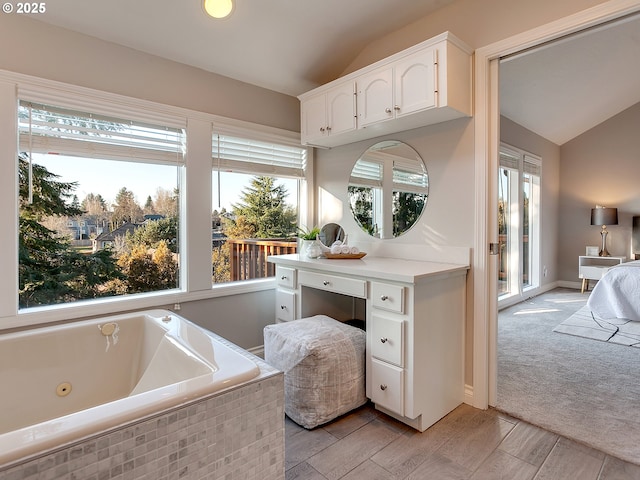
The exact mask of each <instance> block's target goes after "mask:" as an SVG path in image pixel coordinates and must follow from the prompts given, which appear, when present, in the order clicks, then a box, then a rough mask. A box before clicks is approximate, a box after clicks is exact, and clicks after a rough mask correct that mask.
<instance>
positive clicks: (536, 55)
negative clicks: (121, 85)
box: [33, 0, 640, 145]
mask: <svg viewBox="0 0 640 480" xmlns="http://www.w3.org/2000/svg"><path fill="white" fill-rule="evenodd" d="M454 1H455V0H420V1H416V0H393V2H390V1H389V0H349V1H344V0H322V1H314V2H309V1H301V0H295V1H292V0H268V1H266V0H236V8H235V11H234V12H233V14H232V15H231V16H230V17H229V18H227V19H224V20H215V19H212V18H210V17H208V16H207V15H205V14H204V12H203V9H202V2H201V0H179V1H175V0H135V1H132V0H108V1H101V2H98V1H88V0H55V1H54V2H49V3H48V4H47V13H46V15H33V17H34V18H35V19H36V20H39V21H44V22H47V23H51V24H54V25H57V26H60V27H63V28H67V29H70V30H74V31H77V32H80V33H84V34H87V35H91V36H94V37H98V38H100V39H103V40H106V41H109V42H114V43H117V44H120V45H124V46H127V47H130V48H133V49H136V50H139V51H143V52H147V53H150V54H153V55H157V56H160V57H164V58H167V59H170V60H174V61H177V62H180V63H184V64H187V65H191V66H195V67H198V68H201V69H203V70H207V71H211V72H215V73H218V74H221V75H224V76H227V77H231V78H234V79H237V80H240V81H243V82H247V83H250V84H254V85H257V86H260V87H264V88H268V89H270V90H274V91H277V92H281V93H285V94H288V95H293V96H297V95H299V94H301V93H303V92H305V91H308V90H310V89H312V88H315V87H316V86H318V85H321V84H323V83H326V82H327V81H330V80H333V79H335V78H337V77H338V76H339V75H340V74H341V73H342V72H343V71H344V70H345V69H346V68H347V67H348V66H349V64H350V63H351V62H352V61H353V60H354V59H355V58H356V57H357V55H358V54H359V53H360V52H361V51H362V49H363V48H364V47H366V45H367V44H368V43H369V42H371V41H373V40H376V39H378V38H380V37H382V36H384V35H386V34H389V33H391V32H393V31H396V30H398V29H400V28H402V27H403V26H405V25H408V24H410V23H411V22H413V21H415V20H417V19H419V18H421V17H424V16H426V15H428V14H430V13H432V12H433V11H435V10H437V9H438V8H441V7H442V6H445V5H447V4H450V3H453V2H454ZM454 33H456V32H454ZM500 78H501V82H500V105H501V112H502V114H503V115H505V116H507V117H508V118H510V119H511V120H513V121H515V122H517V123H519V124H521V125H523V126H524V127H526V128H528V129H530V130H532V131H534V132H536V133H538V134H539V135H541V136H543V137H545V138H547V139H549V140H551V141H553V142H554V143H556V144H558V145H562V144H563V143H565V142H567V141H568V140H570V139H572V138H574V137H575V136H577V135H579V134H581V133H583V132H584V131H586V130H588V129H590V128H592V127H593V126H595V125H597V124H599V123H601V122H602V121H604V120H606V119H608V118H610V117H612V116H613V115H615V114H617V113H619V112H620V111H622V110H624V109H625V108H628V107H629V106H631V105H633V104H635V103H637V102H638V101H640V88H638V85H639V84H640V82H639V80H640V16H638V18H632V19H626V20H624V21H618V22H616V23H615V24H614V25H608V26H606V27H601V28H596V29H594V30H593V31H590V32H585V33H583V34H579V35H574V36H572V37H571V38H567V39H564V40H561V41H557V42H554V43H553V44H551V45H547V46H544V47H541V48H538V49H536V50H534V51H531V52H527V53H526V54H520V55H517V56H515V57H513V58H510V59H505V60H503V61H502V63H501V71H500Z"/></svg>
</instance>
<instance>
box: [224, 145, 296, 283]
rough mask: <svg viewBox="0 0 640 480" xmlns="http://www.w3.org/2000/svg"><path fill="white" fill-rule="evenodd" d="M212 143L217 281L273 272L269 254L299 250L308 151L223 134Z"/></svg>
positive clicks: (263, 275)
mask: <svg viewBox="0 0 640 480" xmlns="http://www.w3.org/2000/svg"><path fill="white" fill-rule="evenodd" d="M212 144H213V149H212V161H213V163H212V175H213V178H212V184H213V195H212V215H211V233H212V252H213V253H212V282H213V283H214V284H219V283H226V282H233V281H239V280H251V279H256V278H264V277H268V276H273V275H274V274H275V271H274V266H273V265H272V264H270V263H268V262H267V261H266V257H267V256H268V255H277V254H284V253H295V252H296V233H297V231H298V225H299V224H300V223H301V222H300V220H299V216H300V212H301V208H300V206H301V204H300V193H301V191H302V189H303V187H304V185H303V184H304V181H305V175H306V168H307V150H306V149H305V148H301V147H299V146H297V145H287V144H282V143H277V142H273V141H265V140H262V139H260V140H256V139H253V138H245V137H240V136H232V135H224V134H221V133H217V134H215V135H214V136H213V143H212Z"/></svg>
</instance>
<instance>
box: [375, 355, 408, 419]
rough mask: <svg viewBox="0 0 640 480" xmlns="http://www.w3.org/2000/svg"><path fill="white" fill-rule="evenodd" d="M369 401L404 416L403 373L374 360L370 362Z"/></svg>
mask: <svg viewBox="0 0 640 480" xmlns="http://www.w3.org/2000/svg"><path fill="white" fill-rule="evenodd" d="M371 370H372V372H371V401H372V402H373V403H375V404H377V405H380V406H381V407H384V408H386V409H388V410H391V411H392V412H395V413H398V414H400V415H404V371H403V370H402V368H399V367H396V366H393V365H389V364H388V363H384V362H381V361H379V360H376V359H375V358H374V359H372V360H371Z"/></svg>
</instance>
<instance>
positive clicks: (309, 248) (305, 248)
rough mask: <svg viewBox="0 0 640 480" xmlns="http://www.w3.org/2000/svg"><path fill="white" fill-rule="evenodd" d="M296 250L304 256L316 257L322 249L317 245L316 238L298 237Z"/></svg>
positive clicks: (320, 253)
mask: <svg viewBox="0 0 640 480" xmlns="http://www.w3.org/2000/svg"><path fill="white" fill-rule="evenodd" d="M299 240H300V242H299V244H298V251H299V252H300V255H301V256H303V257H306V258H318V257H320V256H321V255H322V249H321V248H320V245H318V240H304V239H302V238H301V239H299Z"/></svg>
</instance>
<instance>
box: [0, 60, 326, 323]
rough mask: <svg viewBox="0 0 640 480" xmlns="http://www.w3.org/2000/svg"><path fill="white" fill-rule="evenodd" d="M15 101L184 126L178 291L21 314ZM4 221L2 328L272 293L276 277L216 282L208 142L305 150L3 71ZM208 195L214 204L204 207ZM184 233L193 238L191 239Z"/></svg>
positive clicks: (208, 120) (204, 119) (234, 126)
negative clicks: (221, 137) (245, 139)
mask: <svg viewBox="0 0 640 480" xmlns="http://www.w3.org/2000/svg"><path fill="white" fill-rule="evenodd" d="M18 99H28V100H30V101H33V102H36V103H41V104H45V105H56V106H60V107H63V108H68V109H74V110H79V111H91V112H95V113H97V114H103V115H107V116H111V117H116V118H133V119H135V120H139V121H140V122H147V123H150V124H167V122H168V125H172V122H181V123H182V124H184V125H185V127H186V155H185V163H186V165H187V168H185V169H183V171H184V174H183V176H184V178H183V179H181V185H184V189H183V191H182V192H181V195H182V198H181V201H180V218H181V221H180V230H181V231H180V236H181V238H182V239H184V241H183V242H182V249H183V250H182V251H181V273H180V286H181V287H180V289H176V290H171V291H160V292H147V293H140V294H132V295H126V296H117V297H106V298H101V299H95V300H84V301H79V302H73V303H71V304H57V305H50V306H42V307H31V308H29V309H26V310H22V311H19V309H18V209H19V205H18V162H17V161H16V158H17V153H18V120H17V111H18V101H19V100H18ZM0 122H2V123H1V124H2V125H4V128H3V129H0V158H1V159H2V161H1V162H0V165H1V166H2V167H1V168H2V175H0V201H2V202H3V203H2V204H3V205H6V207H7V208H4V209H0V222H2V225H4V226H5V227H6V228H4V229H3V231H2V233H1V234H0V239H2V243H3V245H4V248H3V249H2V250H1V251H0V259H1V261H2V263H3V264H4V265H5V268H4V269H3V270H4V271H5V272H13V274H11V273H9V274H7V273H5V274H3V275H0V330H6V329H11V328H19V327H25V326H31V325H38V324H42V323H48V322H57V321H68V320H73V319H77V318H82V317H86V316H90V315H96V314H111V313H117V312H123V311H127V310H133V309H141V308H153V307H160V306H163V307H165V308H166V307H167V306H172V307H175V306H177V304H179V303H181V302H188V301H195V300H203V299H208V298H215V297H220V296H227V295H236V294H241V293H249V292H256V291H262V290H270V289H273V288H274V287H275V281H274V280H273V279H260V280H249V281H243V282H234V283H231V284H218V285H212V284H211V268H210V266H209V267H207V264H209V263H210V262H202V261H201V260H202V258H211V229H210V223H211V199H210V195H211V192H212V189H211V160H210V159H211V138H212V132H213V131H214V130H213V129H214V128H217V129H220V128H222V129H225V130H227V131H231V132H251V133H252V134H253V135H256V136H257V137H259V138H265V139H271V141H274V142H283V143H289V144H292V145H294V144H295V145H298V146H299V145H300V134H299V133H298V132H291V131H288V130H283V129H279V128H275V127H268V126H264V125H258V124H254V123H251V122H245V121H240V120H234V119H230V118H226V117H222V116H218V115H215V114H209V113H205V112H198V111H194V110H190V109H185V108H182V107H174V106H170V105H165V104H161V103H157V102H151V101H147V100H142V99H138V98H132V97H127V96H123V95H118V94H114V93H109V92H104V91H99V90H95V89H91V88H86V87H79V86H75V85H70V84H66V83H62V82H57V81H53V80H46V79H41V78H37V77H33V76H29V75H24V74H19V73H14V72H9V71H4V70H0ZM312 172H313V156H312V150H311V149H309V151H308V155H307V176H306V179H305V181H304V182H303V183H304V184H305V186H304V189H303V188H302V186H301V189H300V196H301V199H304V200H305V202H304V203H305V204H304V205H303V204H302V203H303V202H300V205H299V209H300V210H299V212H300V214H299V215H300V219H301V220H300V221H301V223H302V222H308V221H309V220H313V210H312V208H313V206H314V202H313V196H312V195H309V194H311V193H312V192H313V188H312V187H311V185H313V183H312V182H313V173H312ZM203 192H209V193H208V195H209V199H208V202H207V201H204V202H203V201H202V194H203ZM187 232H189V234H188V235H187Z"/></svg>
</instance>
